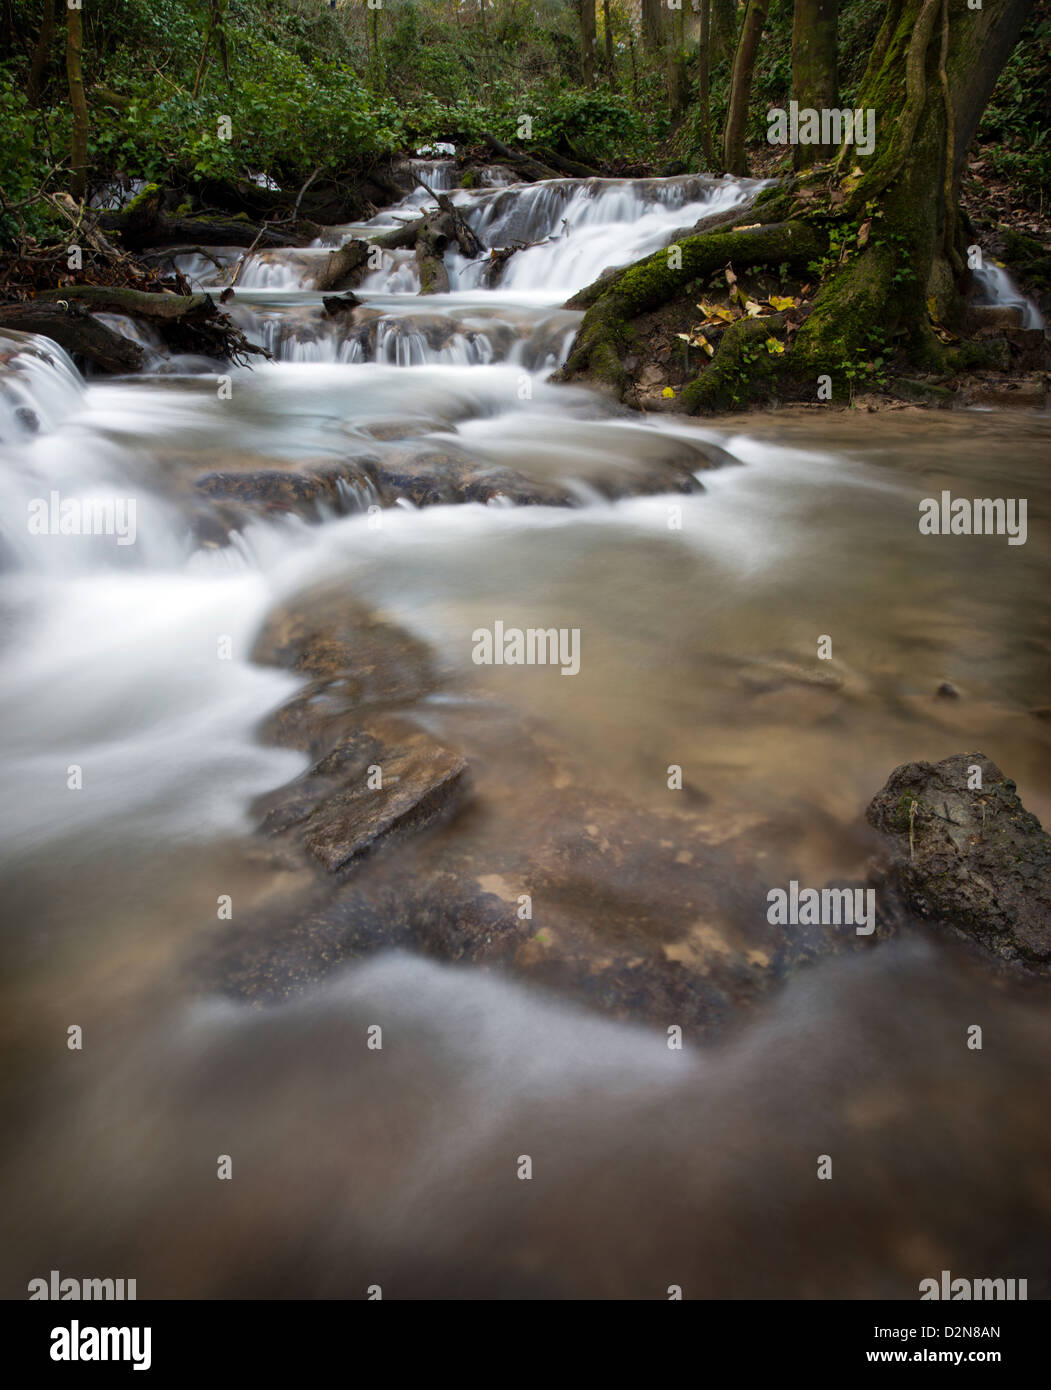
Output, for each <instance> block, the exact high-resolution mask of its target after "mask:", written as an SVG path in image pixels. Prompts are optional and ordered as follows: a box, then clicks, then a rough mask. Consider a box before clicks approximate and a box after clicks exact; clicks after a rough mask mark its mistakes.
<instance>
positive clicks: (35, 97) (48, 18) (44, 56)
mask: <svg viewBox="0 0 1051 1390" xmlns="http://www.w3.org/2000/svg"><path fill="white" fill-rule="evenodd" d="M54 36H55V0H44V15H43V18H42V19H41V21H40V33H39V34H38V36H37V41H36V47H35V48H34V49H33V61H32V63H31V64H30V68H29V77H28V78H27V80H26V97H27V99H28V101H29V103H30V105H31V106H36V105H37V103H38V102H39V101H40V87H41V83H42V81H43V77H44V69H45V68H46V67H47V61H48V58H49V57H50V56H51V40H52V39H53V38H54Z"/></svg>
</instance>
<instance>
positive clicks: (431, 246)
mask: <svg viewBox="0 0 1051 1390" xmlns="http://www.w3.org/2000/svg"><path fill="white" fill-rule="evenodd" d="M455 236H456V230H455V222H454V219H453V217H452V216H451V215H450V214H449V213H447V212H437V213H428V215H427V216H426V217H424V219H423V226H422V227H421V228H420V230H419V233H418V235H417V237H416V266H417V269H418V270H419V273H420V294H447V293H448V290H449V272H448V271H447V270H446V268H445V251H446V248H447V247H448V245H449V243H450V241H453V240H454V239H455Z"/></svg>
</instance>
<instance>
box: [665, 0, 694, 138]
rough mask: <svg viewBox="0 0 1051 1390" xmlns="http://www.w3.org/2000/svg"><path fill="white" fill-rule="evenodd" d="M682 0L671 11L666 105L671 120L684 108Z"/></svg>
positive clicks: (684, 13)
mask: <svg viewBox="0 0 1051 1390" xmlns="http://www.w3.org/2000/svg"><path fill="white" fill-rule="evenodd" d="M689 3H690V0H682V5H680V8H679V9H678V10H673V11H672V23H671V33H672V37H673V40H674V42H673V43H672V45H671V47H670V48H669V50H668V107H669V110H670V112H671V118H672V120H673V121H674V120H678V119H679V117H681V116H682V115H683V113H684V112H685V110H686V12H685V9H684V8H683V6H685V5H688V4H689Z"/></svg>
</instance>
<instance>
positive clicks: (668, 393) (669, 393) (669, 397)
mask: <svg viewBox="0 0 1051 1390" xmlns="http://www.w3.org/2000/svg"><path fill="white" fill-rule="evenodd" d="M661 395H662V396H663V397H664V399H665V400H666V401H670V400H672V399H673V398H674V396H675V392H674V391H673V390H672V389H671V387H670V386H665V388H664V390H663V391H662V392H661Z"/></svg>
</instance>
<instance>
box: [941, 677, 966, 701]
mask: <svg viewBox="0 0 1051 1390" xmlns="http://www.w3.org/2000/svg"><path fill="white" fill-rule="evenodd" d="M935 693H936V694H937V695H939V696H940V697H941V698H942V699H943V700H958V699H959V698H960V692H959V691H958V690H957V688H956V686H955V685H953V683H952V681H942V683H941V685H939V687H938V689H937V691H936V692H935Z"/></svg>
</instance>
